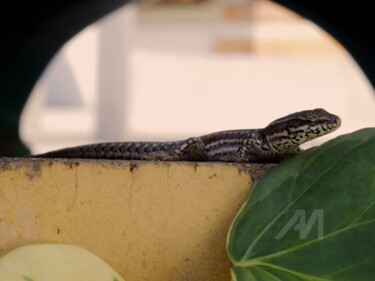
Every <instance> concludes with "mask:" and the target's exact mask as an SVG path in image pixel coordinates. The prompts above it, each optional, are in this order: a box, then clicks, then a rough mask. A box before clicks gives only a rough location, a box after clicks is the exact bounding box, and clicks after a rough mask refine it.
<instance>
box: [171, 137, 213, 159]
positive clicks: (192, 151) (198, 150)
mask: <svg viewBox="0 0 375 281" xmlns="http://www.w3.org/2000/svg"><path fill="white" fill-rule="evenodd" d="M175 153H176V155H178V160H182V161H207V160H208V154H207V152H206V149H205V144H204V142H203V140H202V139H201V138H196V137H193V138H188V139H187V140H186V141H182V142H181V143H180V145H179V147H178V148H176V150H175Z"/></svg>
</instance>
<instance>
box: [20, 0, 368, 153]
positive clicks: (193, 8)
mask: <svg viewBox="0 0 375 281" xmlns="http://www.w3.org/2000/svg"><path fill="white" fill-rule="evenodd" d="M318 107H321V108H324V109H326V110H328V111H329V112H331V113H335V114H337V115H339V116H340V117H341V118H342V121H343V123H342V127H341V128H340V129H339V130H338V131H337V132H335V133H334V134H330V135H328V136H327V137H323V138H320V139H318V140H316V141H313V142H311V143H309V144H306V145H305V146H304V147H305V148H306V147H309V146H312V145H317V144H319V143H321V142H324V141H326V140H327V139H329V138H332V137H335V136H337V135H340V134H344V133H348V132H352V131H354V130H357V129H360V128H363V127H371V126H372V127H373V126H374V125H375V96H374V91H373V88H372V87H371V85H370V83H369V82H368V80H367V79H366V77H365V76H364V74H363V73H362V71H361V70H360V68H359V67H358V65H357V64H356V63H355V61H354V60H353V59H352V58H351V56H350V55H349V54H348V53H347V52H346V50H345V49H344V48H343V47H342V46H341V45H340V44H339V43H338V42H337V41H335V40H334V39H333V38H332V37H331V36H330V35H328V34H327V33H326V32H325V31H324V30H322V29H320V28H319V27H318V26H316V25H315V24H313V23H312V22H310V21H308V20H306V19H304V18H302V17H300V16H299V15H297V14H295V13H293V12H291V11H290V10H287V9H286V8H284V7H282V6H279V5H277V4H275V3H273V2H270V1H267V0H252V1H249V0H246V1H245V0H197V1H195V0H166V1H160V2H159V1H152V2H150V1H147V2H140V3H133V4H129V5H126V6H124V7H123V8H121V9H118V10H117V11H115V12H113V13H112V14H110V15H108V16H106V17H105V18H103V19H101V20H100V21H98V22H96V23H95V24H92V25H90V26H88V27H87V28H85V29H84V30H83V31H82V32H80V33H79V34H77V35H76V36H75V37H74V38H72V39H71V40H70V41H69V42H67V43H66V44H65V45H64V46H63V48H62V49H61V50H60V51H59V53H58V54H57V55H56V56H55V58H54V59H53V60H52V61H51V62H50V64H49V66H48V68H47V69H46V70H45V71H44V74H43V75H42V77H40V79H39V81H38V83H37V84H36V85H35V87H34V89H33V92H32V94H31V95H30V98H29V101H28V103H27V105H26V107H25V110H24V112H23V115H22V119H21V128H20V130H21V137H22V139H23V141H24V142H25V143H26V144H27V145H28V146H29V147H30V149H31V151H32V153H40V152H45V151H48V150H52V149H58V148H62V147H67V146H74V145H80V144H87V143H93V142H100V141H164V140H178V139H184V138H188V137H191V136H199V135H202V134H206V133H211V132H214V131H220V130H228V129H242V128H260V127H264V126H266V125H267V124H268V123H270V122H271V121H273V120H274V119H276V118H278V117H281V116H283V115H286V114H289V113H292V112H295V111H300V110H305V109H313V108H318Z"/></svg>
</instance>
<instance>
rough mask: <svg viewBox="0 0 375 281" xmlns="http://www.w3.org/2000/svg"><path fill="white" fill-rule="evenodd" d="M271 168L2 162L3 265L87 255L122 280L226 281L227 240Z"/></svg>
mask: <svg viewBox="0 0 375 281" xmlns="http://www.w3.org/2000/svg"><path fill="white" fill-rule="evenodd" d="M267 169H269V166H259V165H258V166H251V165H250V166H244V165H231V164H219V163H217V164H215V163H184V162H181V163H180V162H175V163H171V162H168V163H166V162H142V161H105V160H102V161H95V160H91V161H90V160H43V159H10V158H3V159H0V256H1V255H3V254H5V253H6V252H8V251H10V250H12V249H14V248H16V247H18V246H21V245H25V244H31V243H42V242H52V243H54V242H59V243H69V244H75V245H78V246H81V247H84V248H86V249H88V250H89V251H91V252H93V253H94V254H96V255H97V256H99V257H100V258H102V259H104V260H105V261H106V262H108V263H109V264H110V265H111V266H112V267H113V268H114V269H115V270H116V271H117V272H118V273H120V274H121V275H122V276H123V277H124V278H125V279H126V280H137V281H138V280H151V281H159V280H160V281H169V280H170V281H172V280H173V281H176V280H205V281H210V280H212V281H213V280H215V281H218V280H230V274H229V273H230V272H229V268H230V266H231V264H230V261H229V259H228V257H227V254H226V249H225V239H226V235H227V231H228V228H229V226H230V223H231V221H232V220H233V218H234V217H235V215H236V212H237V211H238V209H239V208H240V206H241V204H242V203H243V201H244V199H245V198H246V196H247V194H248V192H249V189H250V187H251V184H252V180H251V177H250V175H249V171H250V172H253V173H254V175H258V176H259V175H260V174H262V173H263V172H264V171H266V170H267Z"/></svg>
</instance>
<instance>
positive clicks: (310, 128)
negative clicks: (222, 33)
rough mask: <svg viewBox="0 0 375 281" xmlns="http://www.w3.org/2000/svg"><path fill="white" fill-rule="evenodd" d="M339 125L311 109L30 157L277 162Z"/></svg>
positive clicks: (327, 115)
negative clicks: (231, 126)
mask: <svg viewBox="0 0 375 281" xmlns="http://www.w3.org/2000/svg"><path fill="white" fill-rule="evenodd" d="M340 125H341V119H340V118H339V117H338V116H336V115H333V114H330V113H328V112H327V111H325V110H324V109H314V110H305V111H301V112H296V113H293V114H289V115H287V116H285V117H282V118H279V119H277V120H275V121H273V122H271V123H270V124H269V125H268V126H267V127H265V128H263V129H244V130H231V131H222V132H216V133H212V134H208V135H203V136H200V137H192V138H188V139H187V140H182V141H172V142H111V143H98V144H89V145H83V146H77V147H72V148H65V149H61V150H56V151H52V152H47V153H44V154H39V155H32V156H31V157H37V158H91V159H123V160H163V161H179V160H180V161H223V162H258V163H259V162H265V163H266V162H268V163H270V162H271V163H272V162H273V163H277V162H280V161H281V160H283V159H285V158H289V157H291V156H293V155H295V154H297V153H299V152H300V151H301V149H300V148H299V146H300V145H301V144H303V143H304V142H306V141H309V140H312V139H315V138H317V137H319V136H323V135H325V134H328V133H330V132H332V131H334V130H336V129H337V128H339V127H340Z"/></svg>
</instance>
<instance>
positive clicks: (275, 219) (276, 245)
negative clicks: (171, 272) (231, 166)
mask: <svg viewBox="0 0 375 281" xmlns="http://www.w3.org/2000/svg"><path fill="white" fill-rule="evenodd" d="M227 242H228V245H227V246H228V253H229V256H230V258H231V260H232V262H233V264H234V267H233V269H232V280H233V281H234V280H241V281H245V280H251V281H263V280H275V281H276V280H277V281H279V280H288V281H302V280H339V281H346V280H348V281H349V280H350V281H352V280H353V281H354V280H355V281H362V280H363V281H365V280H374V276H375V128H368V129H363V130H360V131H357V132H354V133H351V134H347V135H343V136H340V137H337V138H336V139H334V140H331V141H329V142H327V143H325V144H323V145H321V146H320V147H314V148H311V149H309V150H306V151H304V152H303V153H301V154H300V155H298V156H296V157H294V158H292V159H290V160H287V161H285V162H283V163H282V164H281V165H279V166H278V167H276V168H275V169H273V170H272V171H271V172H270V173H269V174H268V175H267V176H266V177H264V178H263V179H262V180H261V181H259V182H258V183H256V184H255V185H254V187H253V189H252V191H251V193H250V194H249V197H248V199H247V201H246V202H245V204H244V205H243V207H242V209H241V211H240V212H239V214H238V215H237V217H236V219H235V220H234V222H233V224H232V227H231V229H230V232H229V235H228V241H227Z"/></svg>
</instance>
